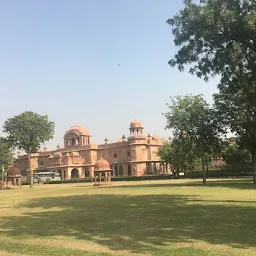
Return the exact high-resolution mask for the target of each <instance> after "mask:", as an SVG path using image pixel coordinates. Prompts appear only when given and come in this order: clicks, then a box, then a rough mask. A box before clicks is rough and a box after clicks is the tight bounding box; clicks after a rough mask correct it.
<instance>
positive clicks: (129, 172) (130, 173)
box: [128, 164, 132, 176]
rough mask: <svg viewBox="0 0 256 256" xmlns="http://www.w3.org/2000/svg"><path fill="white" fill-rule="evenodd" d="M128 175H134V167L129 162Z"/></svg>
mask: <svg viewBox="0 0 256 256" xmlns="http://www.w3.org/2000/svg"><path fill="white" fill-rule="evenodd" d="M128 176H132V167H131V165H130V164H128Z"/></svg>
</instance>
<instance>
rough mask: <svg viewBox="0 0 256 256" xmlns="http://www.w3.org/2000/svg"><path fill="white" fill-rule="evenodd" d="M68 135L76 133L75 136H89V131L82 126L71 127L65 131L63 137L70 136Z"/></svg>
mask: <svg viewBox="0 0 256 256" xmlns="http://www.w3.org/2000/svg"><path fill="white" fill-rule="evenodd" d="M70 133H76V134H77V135H83V136H91V135H90V133H89V131H88V130H87V129H86V128H85V127H83V126H82V125H75V126H72V127H71V128H69V129H68V130H67V131H66V134H65V136H66V135H68V134H70Z"/></svg>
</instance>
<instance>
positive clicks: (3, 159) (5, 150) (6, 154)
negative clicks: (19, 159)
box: [0, 137, 13, 173]
mask: <svg viewBox="0 0 256 256" xmlns="http://www.w3.org/2000/svg"><path fill="white" fill-rule="evenodd" d="M12 160H13V154H12V150H11V147H10V144H9V142H8V141H7V139H6V138H3V137H0V173H1V172H2V168H3V167H4V169H5V170H6V169H7V168H8V167H9V166H10V165H11V164H12Z"/></svg>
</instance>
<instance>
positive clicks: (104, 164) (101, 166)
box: [94, 156, 110, 170]
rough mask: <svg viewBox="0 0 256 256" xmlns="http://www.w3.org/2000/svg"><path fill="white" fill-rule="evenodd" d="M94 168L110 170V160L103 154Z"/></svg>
mask: <svg viewBox="0 0 256 256" xmlns="http://www.w3.org/2000/svg"><path fill="white" fill-rule="evenodd" d="M94 169H95V170H110V165H109V162H108V161H107V160H106V159H104V158H103V157H102V156H101V158H100V159H99V160H98V161H97V162H96V164H95V166H94Z"/></svg>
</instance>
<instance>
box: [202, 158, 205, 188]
mask: <svg viewBox="0 0 256 256" xmlns="http://www.w3.org/2000/svg"><path fill="white" fill-rule="evenodd" d="M202 172H203V184H204V185H206V172H205V166H204V159H203V158H202Z"/></svg>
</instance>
